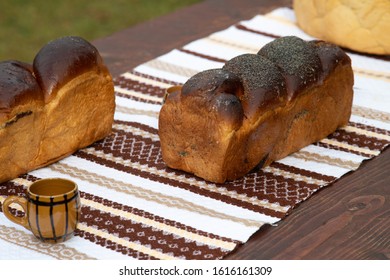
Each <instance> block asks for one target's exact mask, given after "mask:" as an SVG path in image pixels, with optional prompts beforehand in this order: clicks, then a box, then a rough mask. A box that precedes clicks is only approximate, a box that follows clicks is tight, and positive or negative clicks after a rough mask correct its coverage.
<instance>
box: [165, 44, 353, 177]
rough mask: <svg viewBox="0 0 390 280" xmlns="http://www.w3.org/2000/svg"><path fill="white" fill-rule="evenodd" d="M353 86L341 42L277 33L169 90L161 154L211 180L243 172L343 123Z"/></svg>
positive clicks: (176, 165)
mask: <svg viewBox="0 0 390 280" xmlns="http://www.w3.org/2000/svg"><path fill="white" fill-rule="evenodd" d="M352 87H353V72H352V68H351V60H350V58H349V57H348V56H347V55H346V54H345V53H344V52H343V51H342V50H341V49H340V48H339V47H337V46H335V45H332V44H329V43H325V42H323V41H310V42H306V41H303V40H302V39H299V38H297V37H293V36H289V37H282V38H280V39H276V40H274V41H273V42H271V43H269V44H267V45H265V46H264V47H263V48H262V49H261V50H260V51H259V52H258V54H243V55H240V56H237V57H235V58H233V59H231V60H229V61H228V62H227V63H226V64H225V65H224V66H223V67H222V69H211V70H206V71H203V72H200V73H198V74H196V75H194V76H193V77H191V78H190V79H189V80H188V81H187V82H186V83H185V84H184V85H183V87H182V88H180V87H176V88H173V89H172V90H171V91H172V92H171V93H170V94H168V95H167V97H166V100H165V103H164V104H163V106H162V108H161V111H160V115H159V136H160V141H161V150H162V157H163V160H164V161H165V162H166V164H167V165H168V166H169V167H171V168H174V169H180V170H184V171H186V172H190V173H193V174H195V175H197V176H199V177H201V178H203V179H205V180H208V181H212V182H217V183H223V182H225V181H226V180H234V179H237V178H239V177H241V176H243V175H245V174H247V173H248V172H250V171H251V170H252V169H253V168H255V167H262V166H266V165H269V164H270V163H272V162H273V161H275V160H278V159H281V158H283V157H285V156H287V155H288V154H290V153H293V152H295V151H297V150H299V149H301V148H302V147H304V146H306V145H308V144H310V143H313V142H315V141H318V140H320V139H322V138H324V137H326V136H327V135H328V134H330V133H332V132H333V131H335V130H336V129H337V128H338V127H339V126H342V125H345V124H346V123H347V122H348V120H349V117H350V114H351V106H352V96H353V88H352Z"/></svg>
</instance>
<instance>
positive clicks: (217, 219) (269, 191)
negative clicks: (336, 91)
mask: <svg viewBox="0 0 390 280" xmlns="http://www.w3.org/2000/svg"><path fill="white" fill-rule="evenodd" d="M278 11H279V10H277V12H278ZM289 11H291V9H290V10H289ZM279 12H280V11H279ZM287 12H288V11H287ZM257 20H260V21H261V20H265V21H267V23H269V25H267V30H265V29H264V26H265V25H262V24H258V25H254V23H256V22H257ZM273 23H274V25H275V26H277V25H278V24H279V25H281V26H282V29H283V30H280V29H277V28H276V29H275V28H273ZM290 29H291V32H297V30H296V26H295V25H294V23H293V22H292V21H291V17H289V16H285V17H284V16H283V15H281V14H280V13H279V14H278V13H276V14H275V13H271V14H268V15H265V16H262V17H261V18H257V19H256V17H255V18H254V19H252V20H250V21H243V22H240V23H238V24H236V25H234V26H232V27H231V28H229V29H226V30H222V31H221V32H217V33H214V34H211V35H210V36H207V37H205V38H201V39H200V40H197V41H194V42H192V43H194V44H192V43H191V44H188V45H186V46H182V47H181V48H179V49H177V50H174V51H173V52H170V53H167V54H166V55H164V56H163V57H157V58H155V59H153V60H151V61H148V62H146V63H144V64H142V65H140V66H138V67H136V68H135V69H132V70H130V71H128V72H125V73H123V74H122V75H120V76H118V77H116V78H115V79H114V81H115V92H116V96H117V104H116V105H117V106H116V113H117V117H116V119H115V122H114V125H113V132H112V134H111V135H110V136H108V137H106V138H105V139H103V140H101V141H98V142H96V143H95V144H93V145H91V146H89V147H87V148H85V149H82V150H79V151H78V152H76V153H75V154H73V155H72V156H70V157H68V158H66V159H63V160H62V161H60V162H57V163H54V164H52V165H50V166H48V167H46V168H43V169H40V170H36V171H33V172H31V173H30V174H26V175H23V176H20V177H19V178H16V179H14V180H11V181H9V182H6V183H3V184H0V204H1V202H2V201H4V199H5V197H7V196H9V195H19V196H23V195H24V192H25V189H26V186H28V185H29V184H31V182H33V181H35V180H37V179H39V178H43V177H48V176H53V177H54V176H56V177H66V178H69V179H72V180H75V181H76V182H77V183H78V185H79V189H80V193H81V203H82V211H81V217H80V223H79V226H78V228H77V230H76V232H75V235H76V238H77V241H75V242H77V246H78V245H80V247H79V248H80V250H78V248H76V247H73V248H72V247H70V246H67V243H64V244H61V246H62V247H56V248H54V249H56V250H57V251H56V252H53V251H50V249H47V248H48V247H44V246H40V244H39V243H36V242H35V243H34V242H32V241H34V237H33V236H32V235H31V236H30V235H28V234H27V233H26V231H23V230H22V229H17V228H16V227H11V226H9V225H3V224H1V221H2V220H1V218H2V217H0V239H1V240H3V241H5V242H9V243H10V244H14V245H15V246H16V247H17V246H19V247H23V248H25V249H27V248H28V249H30V250H32V251H34V252H39V253H41V254H44V255H47V256H48V257H51V258H60V259H66V258H68V259H76V258H78V259H93V258H104V256H102V255H101V254H102V252H106V254H107V255H110V257H111V258H115V257H116V256H118V258H119V257H121V258H123V257H126V258H127V257H128V258H134V259H140V260H155V259H222V258H223V257H224V256H226V254H228V253H229V252H231V251H233V250H234V249H235V248H236V247H237V246H238V245H239V244H242V243H244V242H245V241H246V240H247V239H248V238H249V237H250V236H251V235H252V234H253V233H254V232H255V231H256V230H258V229H259V228H260V227H261V226H262V225H263V224H265V223H269V224H272V223H276V222H278V221H280V220H281V219H283V218H284V217H285V216H286V215H287V214H288V213H290V212H291V211H293V210H294V208H295V207H296V206H297V205H298V204H299V203H301V202H302V201H304V200H306V199H308V198H309V197H310V196H311V195H312V194H313V193H315V192H316V191H318V190H319V189H320V188H322V187H325V186H327V185H329V184H331V183H332V182H334V181H335V180H337V179H338V178H340V177H341V176H342V175H343V174H346V173H348V172H350V171H353V170H356V169H357V168H358V167H359V165H360V164H361V162H362V161H363V160H367V159H370V158H373V157H374V156H377V155H379V154H380V152H381V151H383V150H384V149H385V148H386V147H387V146H388V145H389V143H390V112H389V110H386V107H384V106H376V104H377V103H375V102H373V103H370V104H367V107H365V106H366V104H363V106H362V104H354V105H353V108H352V115H353V116H352V117H353V118H352V119H351V121H350V122H349V123H348V124H347V125H346V126H345V127H342V128H340V129H338V130H337V131H335V132H334V133H332V134H331V135H329V136H328V137H326V138H324V139H322V140H320V141H318V142H317V143H313V144H312V145H309V146H308V147H306V148H304V149H302V150H301V151H298V152H297V153H294V154H292V155H290V156H288V157H286V158H285V159H283V160H280V161H278V162H274V163H272V164H271V165H270V166H268V167H265V168H262V169H261V170H253V171H252V172H250V173H249V174H247V175H246V176H244V177H243V178H240V179H237V180H235V181H232V182H227V183H225V184H212V183H208V182H205V181H204V180H201V179H200V178H196V177H194V176H192V175H190V174H187V173H184V172H181V171H177V170H172V169H170V168H168V167H167V166H166V165H165V163H164V162H163V161H162V158H161V150H160V142H159V137H158V111H159V108H160V107H159V106H160V105H161V102H162V99H163V96H164V94H165V90H166V88H168V87H170V86H173V85H178V84H182V83H183V81H185V80H186V79H187V78H188V77H189V76H191V75H193V74H195V73H197V72H199V71H201V69H205V68H207V67H208V66H210V65H211V66H218V65H222V64H223V63H224V62H225V61H227V60H228V59H230V57H229V56H228V55H226V53H229V54H239V53H245V52H251V53H253V52H257V51H258V49H259V48H260V47H261V44H263V43H266V42H267V41H269V40H271V39H274V38H278V37H280V36H282V35H283V34H284V32H285V30H290ZM224 51H226V53H224ZM173 53H174V54H175V55H172V54H173ZM177 55H179V57H180V58H177V57H176V56H177ZM353 55H354V58H358V59H360V60H359V61H357V65H355V66H354V70H355V73H356V74H357V75H356V81H360V84H359V93H365V91H367V90H370V91H369V94H370V96H373V99H375V98H379V97H377V96H375V94H376V92H377V91H379V90H384V92H390V86H387V87H386V85H387V84H388V83H389V82H390V81H389V77H390V73H389V71H386V66H388V64H383V63H389V62H388V61H386V60H380V59H379V58H377V57H370V56H361V55H359V54H353ZM186 59H188V61H191V63H187V60H186ZM364 60H367V61H364ZM362 61H363V62H364V63H363V62H362ZM365 62H367V65H368V66H369V67H367V69H366V67H365V65H366V64H365ZM203 63H206V64H207V67H206V66H205V65H202V64H203ZM377 64H378V65H379V67H377ZM359 79H362V80H359ZM365 82H367V83H368V84H367V85H366V87H364V86H365V84H364V83H365ZM377 83H378V84H377ZM373 85H374V86H378V88H376V87H375V89H372V88H373ZM371 89H372V90H371ZM379 96H380V95H379ZM12 213H14V214H15V215H18V216H21V215H23V213H22V212H21V209H17V208H14V209H12ZM1 215H2V214H1ZM28 237H31V238H28ZM45 248H46V249H45ZM75 248H76V249H75ZM83 248H87V249H84V250H87V251H82V249H83Z"/></svg>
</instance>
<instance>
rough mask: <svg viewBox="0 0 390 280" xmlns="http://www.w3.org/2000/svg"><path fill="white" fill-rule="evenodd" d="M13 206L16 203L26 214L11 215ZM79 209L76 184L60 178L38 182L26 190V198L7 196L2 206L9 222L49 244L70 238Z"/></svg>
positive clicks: (75, 224) (75, 225)
mask: <svg viewBox="0 0 390 280" xmlns="http://www.w3.org/2000/svg"><path fill="white" fill-rule="evenodd" d="M12 203H16V204H19V205H20V206H21V207H22V208H23V210H24V212H25V215H24V216H22V217H18V216H15V215H14V214H12V210H10V208H9V206H10V205H11V204H12ZM80 209H81V207H80V195H79V191H78V187H77V184H76V183H74V182H72V181H70V180H67V179H61V178H50V179H42V180H38V181H36V182H34V183H32V184H31V185H30V186H29V187H28V189H27V193H26V198H24V197H19V196H9V197H7V198H6V199H5V200H4V203H3V213H4V215H5V216H6V217H7V218H8V219H10V220H11V221H12V222H15V223H17V224H20V225H22V226H24V227H25V228H27V229H29V230H31V231H32V233H33V234H34V235H35V236H36V237H37V238H38V239H40V240H41V241H43V242H50V243H56V242H62V241H65V240H67V239H69V238H70V237H71V236H72V235H73V233H74V230H75V229H76V227H77V223H78V220H79V217H80ZM13 213H14V212H13Z"/></svg>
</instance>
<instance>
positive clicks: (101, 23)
mask: <svg viewBox="0 0 390 280" xmlns="http://www.w3.org/2000/svg"><path fill="white" fill-rule="evenodd" d="M196 2H200V0H95V1H88V0H56V1H50V0H49V1H48V0H1V1H0V61H1V60H7V59H17V60H21V61H25V62H32V60H33V58H34V56H35V54H36V53H37V52H38V51H39V49H40V48H41V47H42V46H43V45H44V44H46V43H47V42H48V41H50V40H53V39H55V38H58V37H62V36H65V35H78V36H81V37H84V38H85V39H87V40H90V41H91V40H94V39H97V38H100V37H104V36H107V35H109V34H112V33H114V32H115V31H119V30H121V29H123V28H126V27H129V26H131V25H134V24H136V23H139V22H142V21H145V20H148V19H151V18H153V17H157V16H159V15H162V14H166V13H169V12H171V11H173V10H176V9H178V8H180V7H184V6H188V5H190V4H193V3H196Z"/></svg>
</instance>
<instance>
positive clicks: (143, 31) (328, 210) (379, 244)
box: [93, 0, 390, 259]
mask: <svg viewBox="0 0 390 280" xmlns="http://www.w3.org/2000/svg"><path fill="white" fill-rule="evenodd" d="M279 6H290V7H291V1H290V0H277V1H276V0H264V1H261V0H206V1H204V2H201V3H199V4H195V5H193V6H190V7H186V8H183V9H180V10H178V11H176V12H173V13H171V14H169V15H166V16H162V17H160V18H157V19H155V20H151V21H148V22H145V23H142V24H139V25H137V26H134V27H130V28H128V29H125V30H122V31H120V32H118V33H115V34H113V35H111V36H109V37H105V38H102V39H99V40H96V41H94V42H93V43H94V44H95V46H96V47H97V48H98V49H99V51H100V52H101V54H102V56H103V57H104V60H105V62H106V64H107V65H108V67H109V69H110V71H111V73H112V74H113V75H114V76H117V75H119V74H121V73H123V72H124V71H126V70H131V69H132V68H134V67H135V66H137V65H139V64H141V63H143V62H146V61H148V60H150V59H153V58H155V57H157V56H159V55H161V54H164V53H166V52H168V51H170V50H172V49H173V48H177V47H181V46H183V45H184V44H186V43H189V42H191V41H193V40H195V39H198V38H201V37H205V36H207V35H209V34H210V33H212V32H215V31H218V30H222V29H225V28H227V27H228V26H230V25H232V24H234V23H236V22H238V21H240V20H244V19H250V18H251V17H253V16H254V15H256V14H263V13H266V12H269V11H271V10H272V9H274V8H276V7H279ZM227 259H390V149H389V148H387V149H386V150H385V151H384V152H383V153H382V154H381V155H379V156H378V157H376V158H374V159H372V160H370V161H368V162H364V163H363V164H362V166H361V167H360V168H359V169H358V170H357V171H355V172H353V173H350V174H347V175H345V176H343V177H342V178H341V179H339V180H338V181H337V182H335V183H334V184H332V185H330V186H328V187H326V188H324V189H322V190H321V191H319V192H318V193H316V194H314V195H313V196H312V197H311V198H309V199H308V200H307V201H305V202H303V203H302V204H300V205H299V206H298V207H297V208H296V209H295V210H293V211H292V213H291V214H290V215H289V216H287V217H286V218H285V219H283V220H282V221H280V222H279V224H278V225H277V226H264V227H262V228H261V229H260V230H259V231H258V232H257V233H256V234H254V235H253V236H252V237H251V238H250V239H249V241H248V242H247V243H245V244H244V245H242V246H239V248H238V249H237V250H236V251H235V252H233V253H231V254H230V255H228V257H227Z"/></svg>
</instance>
